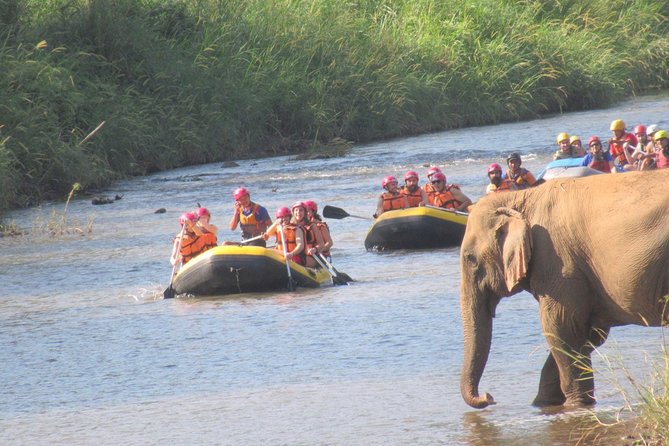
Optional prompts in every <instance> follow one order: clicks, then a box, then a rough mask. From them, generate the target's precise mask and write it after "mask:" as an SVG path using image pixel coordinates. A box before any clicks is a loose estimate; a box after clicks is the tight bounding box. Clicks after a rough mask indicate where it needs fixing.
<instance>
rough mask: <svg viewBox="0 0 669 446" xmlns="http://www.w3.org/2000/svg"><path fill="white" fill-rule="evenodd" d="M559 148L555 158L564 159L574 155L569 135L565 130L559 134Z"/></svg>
mask: <svg viewBox="0 0 669 446" xmlns="http://www.w3.org/2000/svg"><path fill="white" fill-rule="evenodd" d="M557 144H558V150H557V152H555V155H553V159H554V160H563V159H567V158H571V157H572V149H571V146H570V145H569V135H568V134H566V133H565V132H562V133H560V134H559V135H558V136H557Z"/></svg>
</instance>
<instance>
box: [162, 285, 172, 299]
mask: <svg viewBox="0 0 669 446" xmlns="http://www.w3.org/2000/svg"><path fill="white" fill-rule="evenodd" d="M173 297H174V288H172V287H171V286H170V287H168V288H167V289H166V290H165V291H163V299H172V298H173Z"/></svg>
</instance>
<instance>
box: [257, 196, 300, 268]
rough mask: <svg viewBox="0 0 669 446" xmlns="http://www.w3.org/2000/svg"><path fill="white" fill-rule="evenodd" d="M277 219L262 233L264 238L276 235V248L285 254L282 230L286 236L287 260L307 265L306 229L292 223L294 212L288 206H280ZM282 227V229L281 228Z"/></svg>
mask: <svg viewBox="0 0 669 446" xmlns="http://www.w3.org/2000/svg"><path fill="white" fill-rule="evenodd" d="M275 215H276V221H275V222H274V223H272V225H271V226H270V227H269V228H267V230H266V231H265V232H264V233H263V234H262V238H263V239H264V240H268V239H269V238H270V237H271V236H272V235H273V236H275V237H276V244H275V245H274V249H276V250H277V251H279V252H280V253H281V254H282V255H283V254H284V246H283V240H282V238H281V232H283V235H284V236H285V238H286V250H285V257H286V260H292V261H293V262H295V263H297V264H298V265H305V263H306V255H305V253H304V246H305V244H304V230H303V229H302V227H301V226H299V225H295V224H293V223H291V221H290V220H291V217H292V215H293V214H292V213H291V211H290V209H289V208H287V207H285V206H284V207H280V208H279V209H277V210H276V214H275ZM279 227H281V229H279Z"/></svg>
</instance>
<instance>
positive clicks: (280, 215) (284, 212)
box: [276, 206, 291, 218]
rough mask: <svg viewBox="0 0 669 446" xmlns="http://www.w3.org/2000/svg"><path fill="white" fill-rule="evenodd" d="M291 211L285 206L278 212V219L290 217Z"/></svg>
mask: <svg viewBox="0 0 669 446" xmlns="http://www.w3.org/2000/svg"><path fill="white" fill-rule="evenodd" d="M290 216H291V214H290V209H288V208H287V207H285V206H283V207H280V208H279V209H277V210H276V218H283V217H290Z"/></svg>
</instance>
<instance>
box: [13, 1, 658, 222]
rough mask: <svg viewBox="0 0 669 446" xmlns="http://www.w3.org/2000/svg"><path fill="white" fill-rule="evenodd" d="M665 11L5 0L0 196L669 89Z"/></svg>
mask: <svg viewBox="0 0 669 446" xmlns="http://www.w3.org/2000/svg"><path fill="white" fill-rule="evenodd" d="M668 13H669V4H668V3H667V2H662V1H653V0H637V1H633V2H629V1H627V0H624V1H623V0H585V1H584V0H578V1H577V0H564V1H557V2H545V1H541V0H525V1H523V0H520V1H508V0H452V1H437V0H351V1H339V0H248V1H244V2H240V1H237V0H234V1H233V0H114V1H109V0H0V64H1V66H2V71H3V75H2V76H0V209H7V208H12V207H18V206H27V205H31V204H35V203H38V202H39V201H40V200H43V199H45V198H52V197H63V196H65V195H66V194H67V192H68V191H69V190H70V187H71V185H72V184H74V183H80V184H81V186H82V189H83V190H86V189H90V188H94V187H99V186H102V185H105V184H108V183H109V182H110V181H112V180H114V179H117V178H120V177H123V176H128V175H142V174H146V173H149V172H155V171H160V170H163V169H169V168H173V167H177V166H183V165H190V164H197V163H205V162H213V161H219V160H226V159H235V158H243V157H251V156H262V155H271V154H277V153H293V152H298V151H303V150H304V149H306V148H309V147H314V146H319V145H323V144H325V143H327V142H328V141H330V140H332V139H333V138H342V139H344V140H353V141H358V142H362V141H369V140H374V139H381V138H389V137H396V136H401V135H411V134H418V133H423V132H430V131H436V130H442V129H448V128H454V127H462V126H471V125H480V124H486V123H495V122H500V121H504V120H510V119H512V120H517V119H525V118H531V117H535V116H537V115H540V114H542V113H546V112H556V111H561V110H578V109H586V108H592V107H598V106H605V105H610V104H611V103H614V102H615V101H618V100H620V99H622V98H624V97H625V96H628V95H630V94H635V93H638V92H642V91H646V90H649V89H657V88H666V87H667V86H668V82H669V71H668V68H669V57H667V55H668V54H669V38H668V37H667V36H669V32H668V31H669V23H668V21H667V19H666V16H667V15H669V14H668ZM102 121H106V125H105V127H104V128H103V129H102V130H101V131H100V132H99V133H98V134H96V135H95V137H94V138H92V139H91V140H90V141H88V142H86V143H85V144H80V142H81V141H82V140H83V138H84V136H85V135H87V134H88V133H89V132H90V131H91V130H92V129H93V128H95V127H96V126H97V125H98V124H99V123H100V122H102Z"/></svg>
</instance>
